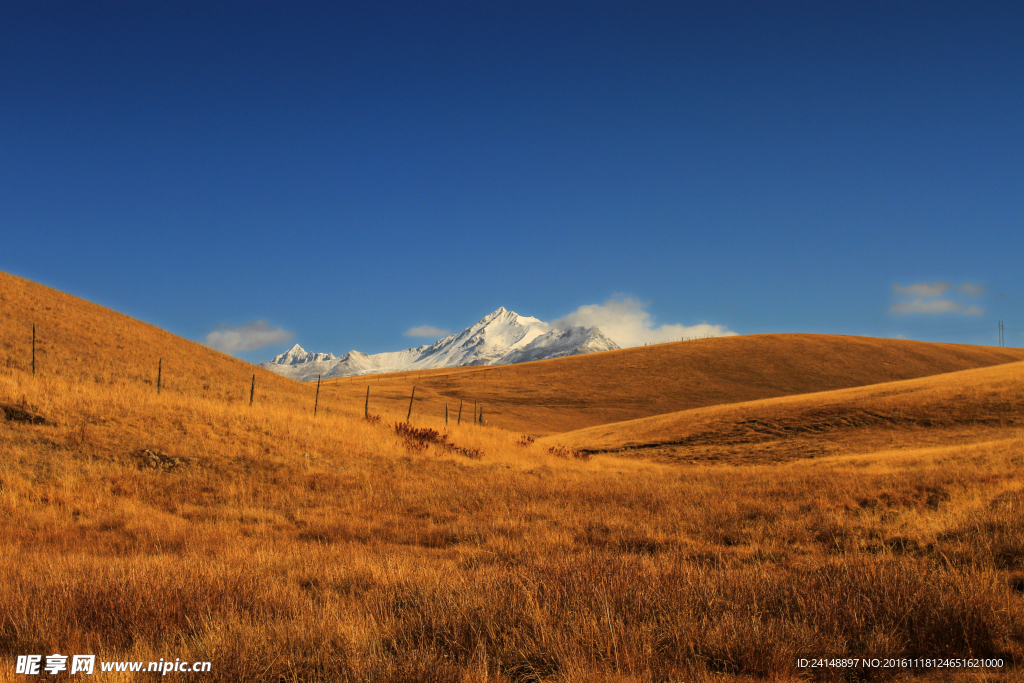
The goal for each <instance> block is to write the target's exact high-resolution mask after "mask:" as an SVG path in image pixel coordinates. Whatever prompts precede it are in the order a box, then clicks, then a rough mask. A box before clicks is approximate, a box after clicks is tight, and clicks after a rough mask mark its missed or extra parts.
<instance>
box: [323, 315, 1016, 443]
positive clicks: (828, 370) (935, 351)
mask: <svg viewBox="0 0 1024 683" xmlns="http://www.w3.org/2000/svg"><path fill="white" fill-rule="evenodd" d="M1020 360H1024V349H1010V348H992V347H980V346H965V345H955V344H931V343H926V342H915V341H904V340H895V339H872V338H866V337H842V336H830V335H804V334H799V335H798V334H769V335H751V336H743V337H722V338H716V339H702V340H696V341H689V342H679V343H672V344H661V345H657V346H649V347H640V348H632V349H624V350H621V351H610V352H605V353H598V354H588V355H585V356H574V357H571V358H559V359H554V360H549V361H540V362H534V363H525V364H522V365H512V366H500V367H483V368H451V369H443V370H432V371H427V372H422V373H397V374H391V375H383V376H370V377H365V378H364V377H358V378H346V379H339V380H331V381H330V383H329V384H330V387H331V394H330V396H331V399H330V400H329V405H332V406H333V405H338V406H342V407H343V408H342V409H353V408H355V409H357V410H358V409H361V408H362V407H363V400H364V397H365V392H366V388H367V386H369V388H370V400H371V403H372V404H374V405H376V406H377V407H378V409H379V410H380V411H382V412H388V413H390V414H394V415H400V416H402V417H404V416H405V414H406V411H407V408H408V402H409V395H410V391H411V389H412V386H413V385H415V386H416V408H415V412H416V413H417V414H421V415H429V416H433V417H442V418H443V416H444V409H445V407H444V404H445V403H448V407H449V411H455V410H457V406H458V404H459V402H460V401H464V402H465V404H464V406H463V410H464V411H465V410H467V408H466V405H468V406H469V408H468V409H469V410H471V409H472V405H473V403H474V402H479V403H481V404H483V406H484V411H485V412H484V417H485V419H486V420H488V421H489V423H490V424H492V425H495V426H500V427H504V428H506V429H510V430H513V431H519V432H524V433H528V434H531V435H534V436H539V435H547V434H554V433H558V432H565V431H570V430H573V429H580V428H585V427H591V426H596V425H601V424H606V423H609V422H621V421H624V420H632V419H637V418H642V417H648V416H651V415H659V414H662V413H671V412H676V411H680V410H688V409H693V408H700V407H705V406H712V405H720V404H725V403H739V402H743V401H752V400H757V399H766V398H774V397H778V396H790V395H795V394H804V393H808V392H819V391H829V390H832V389H842V388H846V387H854V386H863V385H867V384H877V383H881V382H891V381H898V380H903V379H911V378H915V377H924V376H928V375H935V374H939V373H946V372H954V371H957V370H967V369H971V368H979V367H986V366H990V365H996V364H1000V363H1009V362H1013V361H1020ZM464 414H466V413H464Z"/></svg>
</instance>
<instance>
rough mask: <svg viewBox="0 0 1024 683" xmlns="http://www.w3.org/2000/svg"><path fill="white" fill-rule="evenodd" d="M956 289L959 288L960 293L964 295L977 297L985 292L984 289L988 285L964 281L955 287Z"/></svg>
mask: <svg viewBox="0 0 1024 683" xmlns="http://www.w3.org/2000/svg"><path fill="white" fill-rule="evenodd" d="M957 289H958V290H960V293H961V294H963V295H964V296H973V297H979V296H981V295H982V294H984V293H985V290H986V289H988V287H986V286H985V285H978V284H975V283H973V282H965V283H963V284H962V285H960V286H959V287H957Z"/></svg>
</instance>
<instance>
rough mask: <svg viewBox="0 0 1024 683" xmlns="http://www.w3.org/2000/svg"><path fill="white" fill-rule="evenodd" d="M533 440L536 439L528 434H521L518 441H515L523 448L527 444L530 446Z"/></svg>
mask: <svg viewBox="0 0 1024 683" xmlns="http://www.w3.org/2000/svg"><path fill="white" fill-rule="evenodd" d="M534 441H536V439H534V438H533V437H532V436H530V435H529V434H523V435H522V436H520V437H519V441H516V443H517V444H519V445H520V446H523V447H524V448H525V447H527V446H532V445H533V442H534Z"/></svg>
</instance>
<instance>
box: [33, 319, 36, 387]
mask: <svg viewBox="0 0 1024 683" xmlns="http://www.w3.org/2000/svg"><path fill="white" fill-rule="evenodd" d="M32 376H33V377H35V376H36V324H35V323H32Z"/></svg>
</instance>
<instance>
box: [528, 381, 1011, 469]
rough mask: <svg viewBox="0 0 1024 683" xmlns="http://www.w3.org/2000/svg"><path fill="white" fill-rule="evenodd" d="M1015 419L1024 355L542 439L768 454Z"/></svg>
mask: <svg viewBox="0 0 1024 683" xmlns="http://www.w3.org/2000/svg"><path fill="white" fill-rule="evenodd" d="M1021 427H1024V362H1016V363H1008V364H1005V365H998V366H994V367H988V368H979V369H976V370H963V371H960V372H956V373H949V374H942V375H936V376H932V377H922V378H918V379H912V380H904V381H900V382H888V383H885V384H874V385H870V386H866V387H855V388H851V389H842V390H837V391H829V392H819V393H813V394H801V395H798V396H787V397H782V398H775V399H768V400H761V401H748V402H744V403H734V404H729V405H724V406H712V407H709V408H699V409H694V410H687V411H680V412H675V413H667V414H664V415H657V416H654V417H648V418H642V419H638V420H631V421H626V422H618V423H613V424H607V425H600V426H597V427H590V428H586V429H580V430H575V431H572V432H564V433H562V434H558V435H555V436H553V437H548V438H546V439H542V440H541V443H547V444H553V443H558V444H562V445H565V446H569V447H572V448H577V449H583V450H586V451H589V452H591V453H594V452H617V453H618V454H620V455H633V456H642V457H647V458H662V459H667V460H680V459H682V460H687V459H689V460H711V461H723V462H724V461H730V462H737V461H745V462H751V463H758V462H760V463H767V462H777V461H781V460H791V459H794V458H806V457H820V456H822V455H829V454H852V453H862V452H874V451H878V450H886V449H888V448H901V447H913V448H920V447H922V446H926V445H939V446H941V445H952V444H956V443H974V442H978V441H987V440H993V439H996V440H998V439H1002V438H1003V437H1004V436H1005V434H1006V433H1007V432H1008V430H1012V429H1017V428H1021Z"/></svg>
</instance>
